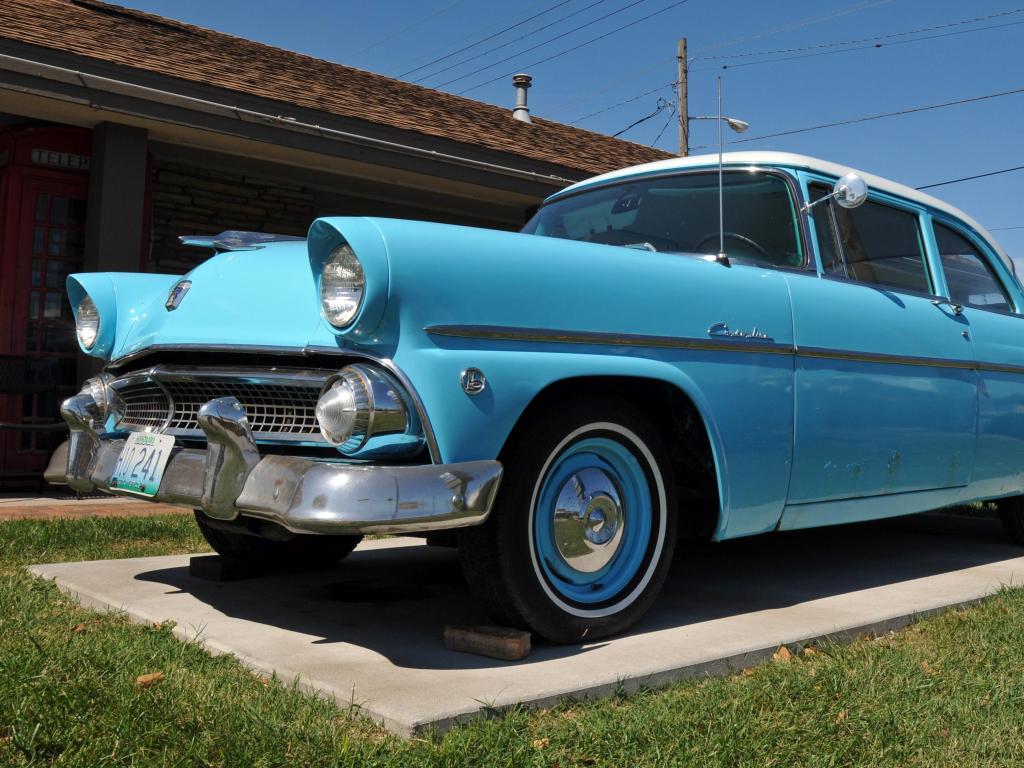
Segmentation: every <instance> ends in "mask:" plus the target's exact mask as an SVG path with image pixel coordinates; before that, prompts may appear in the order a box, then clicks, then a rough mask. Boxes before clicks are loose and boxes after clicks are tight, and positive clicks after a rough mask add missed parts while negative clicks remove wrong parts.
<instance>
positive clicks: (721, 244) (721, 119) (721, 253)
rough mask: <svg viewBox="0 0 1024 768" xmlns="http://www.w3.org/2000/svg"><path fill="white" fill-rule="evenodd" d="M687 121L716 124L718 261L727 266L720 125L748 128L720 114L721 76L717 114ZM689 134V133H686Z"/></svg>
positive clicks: (745, 123)
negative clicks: (713, 121) (713, 122)
mask: <svg viewBox="0 0 1024 768" xmlns="http://www.w3.org/2000/svg"><path fill="white" fill-rule="evenodd" d="M686 119H687V120H688V121H689V120H716V121H717V122H718V261H719V262H721V263H722V264H725V265H726V266H729V257H728V256H726V255H725V206H724V204H723V202H722V148H723V145H724V143H725V142H724V141H723V139H722V123H725V124H726V125H728V126H729V127H730V128H731V129H732V130H733V131H735V132H736V133H743V132H744V131H745V130H747V128H749V127H750V123H748V122H747V121H746V120H740V119H739V118H735V117H725V116H724V115H723V114H722V76H721V75H719V76H718V114H717V115H695V116H687V118H686ZM687 133H689V131H687Z"/></svg>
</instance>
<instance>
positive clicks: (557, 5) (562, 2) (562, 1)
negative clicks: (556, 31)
mask: <svg viewBox="0 0 1024 768" xmlns="http://www.w3.org/2000/svg"><path fill="white" fill-rule="evenodd" d="M571 2H572V0H559V2H557V3H555V4H554V5H553V6H551V7H550V8H546V9H544V10H543V11H541V12H540V13H535V14H533V16H530V17H528V18H525V19H523V20H522V21H517V22H516V23H515V24H512V25H511V26H508V27H505V28H504V29H499V30H498V31H497V32H495V33H494V34H491V35H488V36H487V37H484V38H481V39H480V40H477V41H476V42H475V43H470V44H469V45H466V46H463V47H462V48H459V49H458V50H457V51H452V52H451V53H448V54H445V55H444V56H440V57H438V58H436V59H434V60H433V61H428V62H427V63H426V64H421V65H420V66H418V67H413V68H412V69H410V70H409V71H407V72H403V73H402V74H400V75H398V77H406V76H407V75H411V74H412V73H413V72H419V71H420V70H421V69H426V68H427V67H429V66H432V65H434V64H437V63H438V62H441V61H445V60H447V59H450V58H451V57H452V56H458V55H459V54H460V53H462V52H463V51H468V50H469V49H470V48H476V47H477V46H478V45H482V44H483V43H486V42H487V41H488V40H493V39H494V38H496V37H498V36H500V35H503V34H505V33H506V32H509V31H511V30H513V29H515V28H516V27H521V26H523V24H526V23H528V22H531V21H533V20H534V19H537V18H540V17H541V16H543V15H544V14H546V13H551V12H552V11H554V10H556V9H557V8H561V7H562V6H563V5H566V4H568V3H571Z"/></svg>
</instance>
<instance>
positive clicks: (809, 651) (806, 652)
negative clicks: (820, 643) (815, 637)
mask: <svg viewBox="0 0 1024 768" xmlns="http://www.w3.org/2000/svg"><path fill="white" fill-rule="evenodd" d="M816 653H817V651H816V650H814V646H813V645H808V646H806V647H805V648H804V656H813V655H814V654H816Z"/></svg>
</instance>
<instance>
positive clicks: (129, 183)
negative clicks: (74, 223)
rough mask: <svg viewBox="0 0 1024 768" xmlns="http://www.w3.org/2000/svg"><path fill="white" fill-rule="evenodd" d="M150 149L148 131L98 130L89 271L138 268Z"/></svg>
mask: <svg viewBox="0 0 1024 768" xmlns="http://www.w3.org/2000/svg"><path fill="white" fill-rule="evenodd" d="M147 146H148V141H147V133H146V130H145V129H144V128H135V127H132V126H128V125H121V124H119V123H109V122H108V123H100V124H98V125H97V126H96V127H95V129H94V130H93V136H92V161H91V164H90V168H89V203H88V213H87V217H86V224H85V255H84V267H85V269H86V270H87V271H90V272H91V271H100V272H137V271H138V270H139V266H140V262H141V256H142V253H141V251H142V227H143V220H144V213H145V210H144V209H145V197H146V159H147V154H146V153H147Z"/></svg>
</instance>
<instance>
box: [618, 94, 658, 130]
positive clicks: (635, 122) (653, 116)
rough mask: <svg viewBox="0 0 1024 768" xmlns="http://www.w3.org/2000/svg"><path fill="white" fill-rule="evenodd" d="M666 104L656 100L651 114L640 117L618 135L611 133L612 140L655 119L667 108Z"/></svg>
mask: <svg viewBox="0 0 1024 768" xmlns="http://www.w3.org/2000/svg"><path fill="white" fill-rule="evenodd" d="M668 104H669V103H668V102H667V101H666V100H665V99H658V106H657V108H656V109H655V110H654V111H653V112H651V114H649V115H647V116H646V117H641V118H640V119H639V120H636V121H634V122H632V123H630V124H629V125H627V126H626V127H625V128H623V129H622V130H621V131H619V132H618V133H613V134H612V138H613V139H614V138H617V137H619V136H621V135H622V134H624V133H625V132H626V131H628V130H630V129H632V128H636V127H637V126H638V125H640V123H646V122H647V121H648V120H650V119H652V118H655V117H657V116H658V115H660V114H661V113H662V112H664V111H665V108H666V107H667V106H668Z"/></svg>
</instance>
